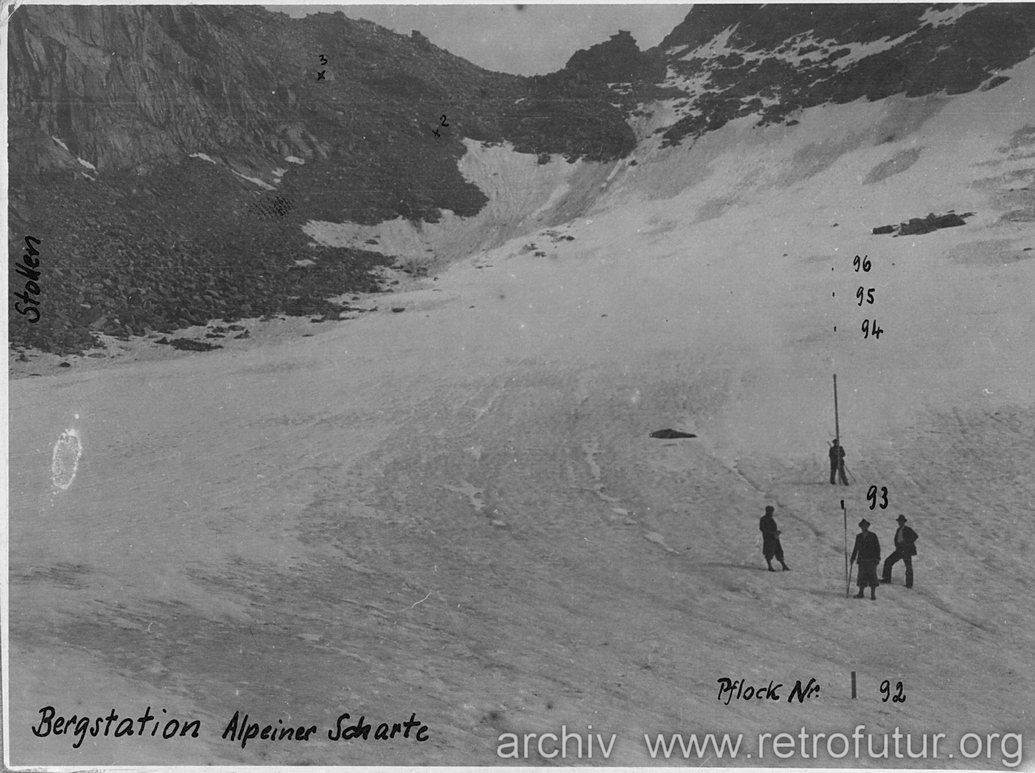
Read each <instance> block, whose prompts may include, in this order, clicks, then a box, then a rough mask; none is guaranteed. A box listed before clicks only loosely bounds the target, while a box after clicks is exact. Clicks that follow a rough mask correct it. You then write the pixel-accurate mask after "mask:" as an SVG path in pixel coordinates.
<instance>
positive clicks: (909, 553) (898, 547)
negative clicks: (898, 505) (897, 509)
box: [881, 515, 917, 588]
mask: <svg viewBox="0 0 1035 773" xmlns="http://www.w3.org/2000/svg"><path fill="white" fill-rule="evenodd" d="M895 520H897V521H898V530H897V531H896V532H895V552H894V553H892V554H891V555H890V556H888V558H887V560H886V561H885V562H884V576H883V577H882V578H881V582H891V567H893V566H894V565H895V563H896V562H897V561H899V560H900V559H901V560H902V561H903V562H904V563H905V565H906V587H907V588H912V587H913V556H915V555H916V540H917V533H916V532H915V531H913V530H912V529H910V528H909V527H908V526H906V516H904V515H899V517H898V518H896V519H895Z"/></svg>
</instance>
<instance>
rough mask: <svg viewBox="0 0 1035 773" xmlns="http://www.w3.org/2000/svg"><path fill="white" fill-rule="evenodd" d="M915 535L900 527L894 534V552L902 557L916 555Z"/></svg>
mask: <svg viewBox="0 0 1035 773" xmlns="http://www.w3.org/2000/svg"><path fill="white" fill-rule="evenodd" d="M917 539H918V537H917V533H916V532H915V531H913V530H912V529H910V528H909V527H908V526H905V525H903V526H900V527H899V528H898V531H896V532H895V550H897V551H898V552H899V553H901V554H902V555H904V556H915V555H916V541H917Z"/></svg>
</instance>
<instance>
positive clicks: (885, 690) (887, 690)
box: [880, 679, 906, 703]
mask: <svg viewBox="0 0 1035 773" xmlns="http://www.w3.org/2000/svg"><path fill="white" fill-rule="evenodd" d="M895 689H896V690H897V692H896V693H895V694H894V695H892V694H891V682H889V681H888V680H887V679H885V680H884V681H883V682H881V683H880V694H881V695H883V696H884V697H883V698H881V699H880V700H881V703H887V702H888V698H890V699H891V702H892V703H905V702H906V695H905V693H904V692H903V691H902V682H897V683H896V684H895Z"/></svg>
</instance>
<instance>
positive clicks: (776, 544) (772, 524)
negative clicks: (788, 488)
mask: <svg viewBox="0 0 1035 773" xmlns="http://www.w3.org/2000/svg"><path fill="white" fill-rule="evenodd" d="M758 528H759V530H760V531H761V532H762V555H763V556H765V562H766V564H768V566H769V571H770V572H775V571H776V570H775V569H773V559H774V558H775V559H776V560H777V561H779V562H780V566H782V567H783V570H784V571H785V572H789V571H790V570H791V568H790V567H789V566H787V564H785V563H784V562H783V546H782V545H781V544H780V530H779V529H777V528H776V519H775V518H773V506H772V505H766V506H765V515H763V516H762V517H761V518H759V519H758Z"/></svg>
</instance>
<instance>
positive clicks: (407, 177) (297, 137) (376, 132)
mask: <svg viewBox="0 0 1035 773" xmlns="http://www.w3.org/2000/svg"><path fill="white" fill-rule="evenodd" d="M9 56H10V59H9V61H10V68H9V79H8V89H9V99H10V103H9V104H10V109H9V125H10V126H11V131H10V151H9V158H8V161H9V165H10V169H11V197H10V218H11V234H10V243H9V250H10V254H12V255H16V254H20V253H19V251H18V250H19V247H18V246H17V245H20V244H21V240H22V238H23V237H24V236H25V235H26V234H37V235H42V236H44V237H45V239H44V243H45V244H46V246H47V248H48V254H47V256H46V257H47V263H46V265H45V267H44V270H45V272H46V273H45V276H44V277H43V279H42V280H41V283H42V284H41V286H43V287H45V291H46V296H45V298H43V299H42V303H43V305H42V307H41V312H42V316H41V318H40V320H39V322H38V323H37V324H32V325H28V324H24V323H23V324H12V325H11V342H12V345H14V346H16V347H23V346H37V347H40V348H42V349H44V350H50V351H58V352H75V351H79V350H81V349H82V348H83V347H85V346H88V345H90V344H91V343H92V342H95V341H96V336H97V334H99V333H107V334H111V335H116V336H130V335H142V334H143V333H144V331H145V330H146V329H147V328H151V329H155V330H172V329H175V328H176V327H178V326H184V325H189V324H201V323H204V322H205V321H207V320H209V319H213V318H223V319H234V318H239V317H242V316H250V315H262V314H271V313H278V312H287V313H297V314H333V315H334V316H335V317H336V310H334V309H331V308H328V303H327V302H326V301H325V300H324V299H325V298H327V297H330V296H333V295H339V294H343V293H346V292H350V291H369V290H373V289H377V286H378V284H377V280H376V279H375V276H374V274H372V273H371V271H372V269H373V267H374V266H376V265H379V264H383V263H391V262H392V259H391V258H387V257H384V256H381V255H377V254H373V253H365V252H362V251H356V250H332V249H325V248H314V247H312V246H311V245H310V244H309V241H310V240H309V239H308V238H307V237H306V236H304V234H303V233H302V231H301V225H302V224H303V223H305V222H306V221H308V220H311V219H315V220H333V221H352V222H357V223H368V224H369V223H378V222H382V221H384V220H391V219H394V218H397V217H403V218H407V219H409V220H412V221H415V222H418V221H425V222H434V221H437V220H438V219H440V217H441V213H442V210H444V209H448V210H451V211H453V212H454V213H456V214H457V215H461V216H466V215H473V214H475V213H477V212H478V211H479V210H480V209H481V207H483V206H484V205H485V203H486V201H487V198H486V197H485V195H484V194H483V193H482V191H480V190H479V189H478V188H477V187H476V186H474V185H473V184H471V183H469V182H468V181H467V180H466V179H464V177H463V176H462V175H461V174H460V172H459V169H458V166H457V162H458V160H459V159H460V157H461V156H462V155H463V154H464V152H465V147H464V145H463V143H462V142H461V139H462V138H463V137H469V138H471V139H475V140H482V141H485V142H503V141H504V140H509V141H511V142H513V143H514V145H515V146H516V147H517V148H518V149H519V150H523V151H525V152H534V153H543V154H551V153H563V154H565V155H566V156H567V157H568V158H569V159H575V158H583V157H585V158H597V159H603V158H613V157H617V156H619V155H621V154H622V153H624V152H628V150H629V149H631V147H632V145H633V144H634V140H633V136H632V132H631V130H630V129H629V127H628V126H627V125H626V124H625V121H624V116H623V114H622V113H621V111H620V110H618V109H616V108H614V107H613V106H612V105H611V103H610V102H611V97H610V95H609V93H608V91H607V89H606V88H605V87H603V86H601V85H597V86H595V87H588V88H587V87H579V86H578V85H577V84H573V83H569V82H568V81H567V80H565V79H563V78H562V79H557V80H556V81H544V82H543V83H541V84H536V83H533V82H532V81H530V80H529V79H525V78H520V77H517V76H511V75H504V74H501V73H491V72H488V71H485V70H482V69H480V68H478V67H476V66H474V65H472V64H470V63H469V62H466V61H464V60H463V59H460V58H458V57H455V56H453V55H451V54H449V53H448V52H446V51H443V50H442V49H440V48H437V47H436V46H433V45H431V44H430V42H428V41H427V39H426V38H424V37H423V36H421V35H419V34H417V35H412V36H408V37H407V36H401V35H396V34H394V33H392V32H389V31H388V30H385V29H383V28H381V27H378V26H377V25H375V24H372V23H370V22H363V21H354V20H352V19H348V18H347V17H345V16H344V15H342V14H340V13H337V14H316V15H313V16H309V17H306V18H305V19H290V18H288V17H287V16H284V15H282V14H278V13H272V12H269V11H266V10H264V9H262V8H259V7H249V6H235V7H219V6H90V7H87V6H60V7H59V6H47V7H43V6H22V7H20V8H19V9H18V10H17V12H16V13H14V15H13V16H12V18H11V27H10V54H9ZM324 61H326V64H323V62H324ZM318 71H322V77H321V78H320V79H319V80H318V75H317V73H318ZM558 97H561V98H562V101H563V102H564V107H563V109H562V110H556V111H552V110H549V109H546V107H545V105H548V104H555V103H556V102H555V100H557V99H558ZM522 98H525V101H524V102H523V103H522V104H521V105H520V106H517V107H516V108H515V105H514V103H515V102H516V101H517V100H519V99H522ZM442 115H445V116H447V118H448V120H447V123H448V124H449V128H448V129H443V130H442V131H441V132H440V133H439V135H437V136H436V135H435V134H433V133H432V130H433V129H434V128H435V127H436V126H437V125H438V123H439V119H440V116H442ZM270 189H275V192H274V190H270ZM303 257H304V258H307V259H309V260H310V261H312V265H309V266H308V267H307V268H304V269H298V267H297V264H298V260H299V258H303ZM12 286H13V285H12ZM13 306H14V304H13V303H10V302H9V315H10V317H11V318H12V321H13V322H14V323H17V322H24V321H23V320H20V319H17V313H16V312H15V310H14V308H13Z"/></svg>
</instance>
